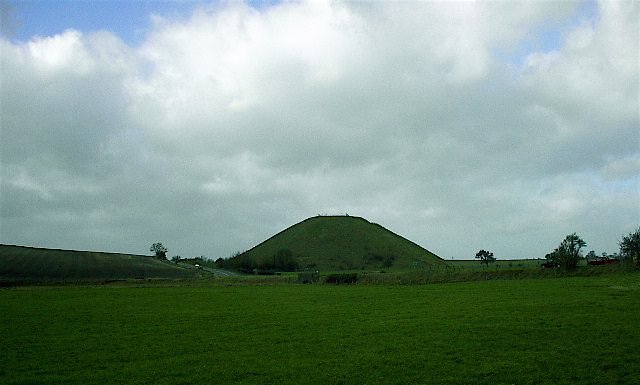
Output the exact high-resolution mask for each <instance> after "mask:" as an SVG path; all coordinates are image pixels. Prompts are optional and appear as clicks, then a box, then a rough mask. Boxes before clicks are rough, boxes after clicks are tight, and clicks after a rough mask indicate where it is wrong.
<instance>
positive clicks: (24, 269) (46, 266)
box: [0, 245, 195, 282]
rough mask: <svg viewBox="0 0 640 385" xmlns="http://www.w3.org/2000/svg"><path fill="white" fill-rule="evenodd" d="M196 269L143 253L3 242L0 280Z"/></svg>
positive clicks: (178, 273)
mask: <svg viewBox="0 0 640 385" xmlns="http://www.w3.org/2000/svg"><path fill="white" fill-rule="evenodd" d="M194 276H195V272H193V271H190V270H188V269H184V268H180V267H177V266H176V265H175V264H173V263H171V262H168V261H160V260H158V259H155V258H152V257H146V256H143V255H131V254H117V253H104V252H93V251H75V250H58V249H42V248H35V247H25V246H13V245H0V281H3V282H18V281H86V280H110V279H129V278H192V277H194Z"/></svg>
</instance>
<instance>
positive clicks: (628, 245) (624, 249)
mask: <svg viewBox="0 0 640 385" xmlns="http://www.w3.org/2000/svg"><path fill="white" fill-rule="evenodd" d="M618 244H619V245H620V255H621V256H622V257H623V258H624V259H625V261H627V262H628V263H633V261H634V260H635V261H636V265H637V266H640V227H638V229H636V231H634V232H632V233H629V234H628V235H625V236H623V237H622V239H621V240H620V242H619V243H618Z"/></svg>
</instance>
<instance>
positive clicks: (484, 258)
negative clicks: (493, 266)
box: [476, 249, 496, 266]
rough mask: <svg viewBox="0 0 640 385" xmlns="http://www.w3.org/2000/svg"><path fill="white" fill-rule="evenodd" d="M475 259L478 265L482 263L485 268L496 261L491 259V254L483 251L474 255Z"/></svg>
mask: <svg viewBox="0 0 640 385" xmlns="http://www.w3.org/2000/svg"><path fill="white" fill-rule="evenodd" d="M476 259H479V260H480V263H484V264H485V265H487V266H489V263H492V262H495V261H496V259H495V258H494V257H493V253H492V252H490V251H486V250H484V249H483V250H480V251H478V252H477V253H476Z"/></svg>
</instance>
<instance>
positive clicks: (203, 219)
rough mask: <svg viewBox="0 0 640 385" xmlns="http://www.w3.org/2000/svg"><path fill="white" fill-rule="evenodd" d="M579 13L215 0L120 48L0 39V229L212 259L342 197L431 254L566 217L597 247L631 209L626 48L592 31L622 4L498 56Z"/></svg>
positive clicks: (553, 227) (620, 16)
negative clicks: (559, 38) (515, 58)
mask: <svg viewBox="0 0 640 385" xmlns="http://www.w3.org/2000/svg"><path fill="white" fill-rule="evenodd" d="M605 8H606V7H605ZM636 8H637V7H636ZM575 10H576V3H568V2H562V3H543V2H535V3H532V2H523V3H516V4H513V3H510V4H508V5H506V4H502V3H480V4H477V3H456V4H445V3H424V4H423V3H419V4H418V3H401V4H389V3H380V4H378V3H375V4H370V3H361V4H356V3H346V4H340V3H338V4H319V3H312V4H306V3H294V4H290V3H283V4H279V5H278V6H275V7H271V8H267V9H264V10H260V11H256V10H252V9H250V8H249V7H247V6H244V5H241V4H237V3H231V4H228V5H225V6H219V7H213V8H201V9H199V10H197V11H195V12H194V15H193V16H192V17H191V18H187V19H182V20H170V19H164V20H159V19H158V21H157V22H156V24H155V27H154V29H153V30H151V31H149V33H148V34H147V39H146V41H145V42H143V43H142V44H141V45H140V46H139V47H137V48H131V47H127V46H126V45H124V43H122V42H121V41H119V40H118V39H117V37H114V36H112V35H110V34H108V33H99V34H94V35H86V36H85V35H81V34H78V33H75V32H73V31H68V32H65V33H64V34H61V35H58V36H56V37H51V38H48V39H42V40H37V41H32V42H29V43H25V44H14V43H10V42H7V41H5V40H2V50H3V56H2V64H3V66H2V82H3V87H2V100H3V104H2V116H3V121H2V139H3V140H2V143H3V144H2V174H1V177H2V210H1V213H2V229H1V230H2V234H1V235H2V236H1V240H2V242H7V243H24V244H33V245H42V246H51V247H76V248H89V249H100V250H114V251H127V252H138V253H144V252H146V251H147V249H148V245H150V244H151V243H152V242H155V241H162V242H163V243H165V244H166V245H167V246H168V247H169V249H170V254H172V255H174V254H181V255H183V256H189V255H208V256H211V257H219V256H223V257H224V256H228V255H230V254H231V253H232V252H234V251H237V250H242V249H246V248H249V247H251V246H253V245H254V244H256V243H258V242H260V241H262V240H264V239H265V238H266V237H268V236H270V235H272V234H273V233H275V232H277V231H280V230H282V229H283V228H285V227H287V226H289V225H291V224H293V223H295V222H297V221H299V220H302V219H304V218H306V217H308V216H313V215H317V214H342V213H349V214H351V215H361V216H364V217H366V218H368V219H370V220H372V221H374V222H378V223H380V224H382V225H384V226H387V227H388V228H390V229H392V230H394V231H397V232H398V233H400V234H402V235H404V236H406V237H408V238H409V239H412V240H414V241H416V242H418V243H420V244H422V245H423V246H425V247H427V248H429V249H431V250H432V251H434V252H436V253H440V254H441V255H442V256H443V257H452V256H453V257H465V258H468V257H471V256H473V254H474V253H475V251H476V250H477V249H479V248H493V249H495V251H496V255H498V256H499V257H501V258H506V257H537V256H543V255H544V254H545V253H546V252H548V251H549V250H550V249H552V248H553V247H555V246H556V243H557V242H559V241H560V240H561V238H562V237H563V236H564V235H566V233H571V232H573V231H578V232H579V233H581V235H582V233H584V237H585V238H586V239H587V241H588V242H590V247H591V246H593V247H594V248H596V249H598V248H603V249H606V251H609V252H613V251H615V250H614V249H612V247H615V246H616V242H617V238H618V237H619V236H620V234H622V233H624V232H628V231H630V229H629V226H635V225H634V221H635V223H637V220H638V216H637V214H638V212H637V205H634V203H633V198H634V194H635V195H636V198H637V183H638V177H637V174H634V173H633V172H630V171H628V170H630V169H634V168H633V167H635V166H629V165H633V164H635V163H637V159H638V139H637V138H638V127H639V124H638V116H637V114H635V113H634V112H633V111H632V107H633V106H634V103H635V106H636V107H637V101H638V94H637V90H635V91H634V90H633V89H632V88H631V87H629V84H637V71H628V68H629V67H630V66H631V67H632V66H633V65H634V64H636V68H637V48H636V52H635V56H633V55H634V53H633V52H631V53H628V52H627V51H625V52H622V51H620V50H618V49H617V48H616V47H617V45H616V46H611V45H610V44H609V42H610V41H611V40H612V39H617V38H619V37H620V36H621V34H623V33H624V32H625V31H627V30H628V31H637V28H638V21H637V18H636V19H633V18H631V17H629V16H627V15H626V14H625V13H624V12H622V11H624V9H622V10H616V9H609V8H606V9H601V10H599V12H600V14H599V15H598V17H595V19H597V20H598V21H597V22H596V21H594V22H593V23H592V24H588V25H587V27H588V28H590V30H585V31H586V32H585V31H583V28H585V26H584V25H577V26H576V25H571V26H568V27H566V28H568V29H570V30H571V31H573V33H568V34H567V35H566V38H565V41H564V42H562V44H563V45H562V46H561V47H559V48H558V50H557V51H556V52H554V53H548V52H530V53H529V56H528V60H526V61H525V65H524V66H523V67H522V68H517V67H515V66H514V65H513V63H511V62H507V61H504V60H503V59H502V58H501V57H500V56H496V55H494V52H495V47H506V48H504V49H505V50H507V51H513V52H517V51H518V50H519V49H520V48H518V45H519V43H520V42H521V41H522V40H523V39H528V38H530V36H529V34H530V33H531V31H532V29H535V28H539V26H540V25H541V24H542V23H545V20H549V18H551V20H552V21H551V25H558V26H559V25H562V23H565V22H566V21H567V20H568V19H571V17H572V15H573V12H575ZM635 10H636V11H637V9H635ZM527 15H534V16H531V17H529V16H527ZM303 26H304V27H305V29H304V31H303V29H302V27H303ZM309 26H313V28H310V27H309ZM583 32H584V33H587V35H588V36H591V37H589V38H588V39H586V40H584V39H583V36H587V35H581V33H583ZM589 34H590V35H589ZM630 35H633V34H630ZM580 39H583V40H580ZM589 39H590V40H589ZM621 39H622V38H621ZM633 39H636V40H635V43H636V45H635V46H636V47H637V37H635V38H634V37H629V36H627V35H626V34H625V35H624V39H622V40H624V41H625V42H626V43H620V44H628V45H629V46H633V44H634V40H633ZM577 41H579V44H578V43H576V42H577ZM585 42H586V43H585ZM631 51H633V49H632V50H631ZM63 54H64V55H63ZM607 66H609V67H607ZM610 66H614V68H619V69H620V70H619V71H616V74H615V75H611V71H610ZM582 75H589V76H582ZM576 76H577V77H579V78H581V83H580V84H573V83H572V81H571V79H575V78H576ZM594 79H595V80H594ZM603 80H604V81H603ZM634 81H635V83H633V82H634ZM602 127H606V129H603V128H602ZM589 237H591V239H589Z"/></svg>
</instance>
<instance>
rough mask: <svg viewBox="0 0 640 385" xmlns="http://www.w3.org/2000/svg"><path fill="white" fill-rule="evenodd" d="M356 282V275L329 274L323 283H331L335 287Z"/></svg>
mask: <svg viewBox="0 0 640 385" xmlns="http://www.w3.org/2000/svg"><path fill="white" fill-rule="evenodd" d="M356 282H358V273H337V274H329V275H327V278H326V279H325V283H333V284H336V285H340V284H350V283H356Z"/></svg>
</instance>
